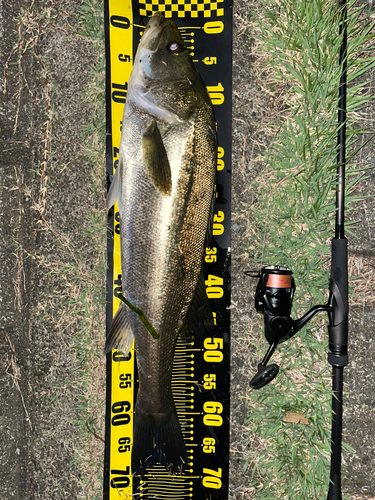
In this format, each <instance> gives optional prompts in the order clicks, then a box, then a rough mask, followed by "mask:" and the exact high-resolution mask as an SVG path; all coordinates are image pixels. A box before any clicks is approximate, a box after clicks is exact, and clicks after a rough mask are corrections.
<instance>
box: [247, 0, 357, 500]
mask: <svg viewBox="0 0 375 500" xmlns="http://www.w3.org/2000/svg"><path fill="white" fill-rule="evenodd" d="M339 4H340V8H341V18H340V28H339V36H340V37H341V38H342V42H341V47H340V56H339V64H340V68H342V73H341V77H340V86H339V100H338V136H337V142H338V147H337V187H336V219H335V237H334V238H333V239H332V242H331V274H330V282H329V298H328V302H327V304H325V305H316V306H314V307H312V308H311V309H310V310H309V311H308V312H307V313H306V314H305V315H304V316H302V317H301V318H300V319H298V320H294V319H292V318H291V316H290V314H291V309H292V303H293V296H294V291H295V288H296V286H295V282H294V278H293V276H292V274H293V273H292V271H291V270H290V269H287V268H286V267H283V266H266V267H263V268H262V269H261V271H260V272H255V273H254V272H253V271H247V272H246V274H247V275H248V276H252V277H257V278H259V281H258V284H257V288H256V292H255V308H256V310H257V311H258V312H261V313H262V314H263V315H264V333H265V337H266V340H267V341H268V343H269V344H270V345H269V348H268V350H267V352H266V354H265V356H264V358H263V360H262V361H261V363H260V364H259V365H258V371H257V373H256V375H255V376H254V377H253V378H252V380H251V381H250V387H252V388H253V389H260V388H261V387H264V386H265V385H267V384H268V383H269V382H271V380H273V379H274V378H275V377H276V375H277V374H278V372H279V367H278V366H277V365H276V364H274V363H273V364H270V365H268V362H269V360H270V359H271V356H272V354H273V353H274V351H275V349H276V347H277V346H278V344H280V343H281V342H285V341H286V340H288V339H290V338H291V337H293V336H294V335H295V334H296V333H297V332H298V331H299V330H300V329H301V328H302V327H303V326H304V325H305V324H306V323H307V322H308V321H309V320H310V319H311V318H312V317H313V316H315V314H316V313H318V312H320V311H326V312H327V313H328V319H329V325H328V336H329V352H328V362H329V364H330V365H331V366H332V391H333V393H332V429H331V469H330V484H329V490H328V496H327V500H342V492H341V454H342V412H343V404H342V399H343V372H344V367H345V366H346V365H347V364H348V310H349V305H348V242H347V239H346V238H345V231H344V212H345V167H346V157H345V151H346V82H347V5H346V0H339Z"/></svg>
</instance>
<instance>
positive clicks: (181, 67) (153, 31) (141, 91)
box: [128, 13, 209, 122]
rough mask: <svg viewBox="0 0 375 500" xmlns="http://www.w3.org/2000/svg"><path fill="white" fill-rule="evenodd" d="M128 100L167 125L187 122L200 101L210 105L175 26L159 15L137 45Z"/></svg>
mask: <svg viewBox="0 0 375 500" xmlns="http://www.w3.org/2000/svg"><path fill="white" fill-rule="evenodd" d="M128 98H130V99H132V100H133V101H135V103H136V104H137V105H138V106H140V107H142V108H143V109H144V110H146V111H147V112H149V113H150V114H152V115H154V116H156V117H159V118H161V119H163V120H166V121H169V122H186V121H187V120H188V119H189V117H190V116H191V115H192V113H193V112H194V110H195V109H196V108H197V107H198V106H200V105H201V104H202V102H203V101H206V102H209V97H208V94H207V90H206V87H205V85H204V83H203V82H202V79H201V77H200V75H199V73H198V71H197V69H196V67H195V66H194V63H193V62H192V60H191V58H190V56H189V54H188V51H187V48H186V46H185V43H184V41H183V39H182V37H181V34H180V32H179V30H178V28H177V26H176V25H175V24H174V23H173V22H172V21H169V20H168V21H165V20H164V18H163V16H162V15H161V14H160V13H156V14H154V15H153V16H152V17H151V19H150V21H149V22H148V24H147V26H146V28H145V30H144V33H143V36H142V38H141V41H140V43H139V46H138V49H137V53H136V56H135V59H134V65H133V71H132V74H131V77H130V80H129V86H128Z"/></svg>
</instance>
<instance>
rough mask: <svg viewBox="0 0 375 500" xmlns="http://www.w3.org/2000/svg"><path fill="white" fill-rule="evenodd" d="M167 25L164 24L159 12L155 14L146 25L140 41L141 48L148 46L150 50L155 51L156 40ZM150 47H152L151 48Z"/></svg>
mask: <svg viewBox="0 0 375 500" xmlns="http://www.w3.org/2000/svg"><path fill="white" fill-rule="evenodd" d="M167 24H168V23H165V19H164V16H163V15H162V14H161V13H160V12H156V13H155V14H154V15H153V16H152V17H151V19H150V20H149V22H148V23H147V25H146V28H145V30H144V32H143V35H142V39H141V43H142V46H144V47H145V46H146V45H148V48H149V49H150V50H156V48H157V42H158V39H159V38H160V35H161V32H162V31H163V29H164V28H165V27H166V26H167ZM150 45H152V46H153V48H151V47H150Z"/></svg>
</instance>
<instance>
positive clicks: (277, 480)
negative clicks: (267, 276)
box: [242, 0, 375, 500]
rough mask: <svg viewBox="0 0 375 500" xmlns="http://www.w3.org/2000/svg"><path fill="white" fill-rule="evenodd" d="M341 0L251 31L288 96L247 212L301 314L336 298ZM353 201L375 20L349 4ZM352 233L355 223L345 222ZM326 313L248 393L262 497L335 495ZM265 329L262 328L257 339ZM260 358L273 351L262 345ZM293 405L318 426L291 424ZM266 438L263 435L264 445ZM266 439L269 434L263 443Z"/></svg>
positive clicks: (274, 82)
mask: <svg viewBox="0 0 375 500" xmlns="http://www.w3.org/2000/svg"><path fill="white" fill-rule="evenodd" d="M337 7H338V2H337V1H336V0H329V1H327V0H309V1H307V0H281V1H278V0H273V1H269V2H264V3H263V4H262V5H259V6H258V9H257V11H256V12H255V13H254V19H253V20H252V21H253V24H252V25H253V26H254V32H253V33H252V36H253V37H254V38H256V39H257V40H258V42H259V46H260V47H261V51H262V54H261V60H262V64H264V63H265V62H266V64H267V68H266V69H265V72H266V73H267V74H268V86H269V88H271V91H272V89H277V91H278V92H280V93H281V94H282V99H281V103H282V104H281V112H280V115H279V117H280V118H279V119H278V120H277V121H275V122H274V123H273V124H270V127H271V128H272V129H273V140H272V144H271V147H269V148H268V151H267V152H265V153H264V155H263V162H264V165H265V168H264V170H263V171H262V172H261V174H260V175H259V176H258V177H257V178H256V179H255V181H254V182H253V185H252V190H253V191H254V192H255V193H256V201H255V202H254V203H251V204H250V203H249V204H248V205H247V206H245V208H244V214H242V215H244V216H246V218H247V219H249V220H251V221H254V223H255V224H256V229H255V230H254V232H253V233H252V235H251V237H249V239H248V240H247V242H246V243H245V245H244V246H245V248H244V252H247V253H248V254H249V255H250V256H251V259H252V261H253V262H257V263H258V265H259V267H260V266H261V265H272V264H275V265H276V264H279V265H283V266H286V267H288V268H289V269H292V270H293V272H294V277H295V280H296V285H297V291H296V295H295V300H294V313H293V314H294V316H295V317H297V316H298V317H299V316H301V315H302V314H303V313H304V312H306V311H307V310H308V309H309V308H310V307H312V305H314V304H317V303H322V304H324V303H326V302H327V298H328V293H327V291H328V281H329V261H330V243H329V239H330V238H332V237H333V236H334V222H335V215H334V213H335V188H336V180H337V175H336V168H337V165H336V153H337V129H338V125H337V100H338V87H339V80H340V74H341V68H340V67H339V63H338V61H339V50H340V45H341V38H340V37H339V36H338V32H339V22H340V15H339V10H338V8H337ZM348 11H349V19H348V83H349V88H348V98H347V99H348V100H347V109H348V113H349V115H348V129H347V143H348V144H347V147H348V158H349V161H348V172H347V198H346V202H347V206H348V209H350V204H353V203H354V202H356V201H358V200H357V198H356V196H355V195H354V194H353V188H354V187H355V184H356V182H357V181H358V178H359V176H360V175H362V173H358V171H357V170H356V169H355V163H354V158H353V155H354V153H355V151H356V144H357V142H358V136H359V135H361V134H363V133H365V131H364V130H361V129H359V128H358V126H357V124H356V121H355V120H356V118H357V116H358V114H359V113H360V111H361V110H362V109H363V108H364V107H365V106H366V104H367V103H368V102H369V100H370V99H371V96H369V95H367V93H366V82H364V81H363V78H362V75H363V73H364V72H365V71H367V70H368V69H370V68H372V67H374V65H375V58H374V57H372V56H371V52H370V47H372V45H373V36H374V35H373V34H372V30H373V26H370V25H367V24H366V22H364V21H363V20H362V19H363V17H364V16H363V9H358V8H356V7H355V6H353V2H348ZM347 231H348V228H347ZM326 319H327V318H326V317H323V316H320V317H318V318H317V319H315V320H314V321H312V322H311V323H310V324H309V325H308V326H307V327H305V328H304V329H303V331H302V332H300V333H299V334H298V339H293V340H291V341H289V342H288V343H286V344H284V345H282V346H280V347H279V348H278V361H277V362H278V364H279V365H280V367H281V375H279V376H278V378H277V379H276V383H274V384H272V385H270V386H267V387H265V388H263V389H261V390H260V391H254V392H252V393H250V395H249V401H248V406H249V417H248V424H249V426H250V429H251V436H250V437H249V444H250V445H251V448H252V451H250V453H249V455H248V457H247V459H246V461H245V464H244V467H245V469H250V470H251V475H252V477H253V478H255V479H257V481H258V487H259V488H258V492H257V496H256V498H259V499H272V500H274V499H276V498H282V499H289V498H290V499H292V498H293V500H299V499H300V500H307V499H319V498H326V495H327V488H328V484H329V458H330V456H329V454H330V416H331V412H330V405H331V389H330V387H331V377H330V370H329V369H328V367H327V362H326V352H327V334H326V323H327V321H326ZM261 337H262V332H261V331H260V332H259V338H261ZM262 346H263V347H262V349H261V350H260V349H259V341H257V342H256V348H257V349H258V353H259V356H262V354H264V352H263V351H264V344H262ZM288 412H296V413H299V414H301V415H303V416H304V417H305V418H306V419H307V422H308V424H307V425H306V424H298V423H287V422H285V421H284V419H285V416H286V415H287V414H288ZM255 442H257V443H258V445H255V444H254V443H255ZM259 443H261V444H259Z"/></svg>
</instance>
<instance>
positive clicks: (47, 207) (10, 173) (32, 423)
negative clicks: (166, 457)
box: [0, 0, 375, 500]
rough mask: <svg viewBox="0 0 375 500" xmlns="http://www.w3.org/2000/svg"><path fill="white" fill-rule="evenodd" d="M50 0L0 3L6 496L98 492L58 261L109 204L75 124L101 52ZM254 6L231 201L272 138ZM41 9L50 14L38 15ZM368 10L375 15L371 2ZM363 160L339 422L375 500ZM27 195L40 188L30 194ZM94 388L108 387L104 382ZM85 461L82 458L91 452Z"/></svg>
mask: <svg viewBox="0 0 375 500" xmlns="http://www.w3.org/2000/svg"><path fill="white" fill-rule="evenodd" d="M369 4H372V2H370V1H369ZM54 5H55V4H54V2H49V1H46V0H40V1H35V2H31V1H28V0H14V1H12V2H5V1H3V0H0V51H1V53H0V69H1V71H0V79H1V90H2V92H1V94H0V120H1V121H0V124H1V125H0V148H1V162H0V169H1V172H0V210H1V219H0V262H1V267H0V318H1V322H0V400H1V403H2V404H1V410H0V450H1V452H0V484H1V487H0V498H1V499H4V500H8V499H11V498H14V499H15V500H21V499H27V500H47V499H49V500H50V499H52V498H53V499H55V500H63V499H69V500H70V499H80V498H90V500H92V499H93V497H89V496H88V494H87V491H88V490H87V489H86V486H85V477H84V475H85V473H86V470H83V469H82V468H79V467H78V466H77V455H79V454H81V453H82V451H81V450H80V449H79V445H78V443H79V442H80V439H81V434H80V432H79V430H78V427H77V426H76V424H75V422H76V420H77V419H79V417H80V416H79V413H78V410H77V406H78V405H79V404H80V396H81V394H82V388H81V387H78V384H77V383H76V381H75V379H74V376H75V370H76V369H77V364H79V359H78V358H77V356H75V355H74V353H73V352H72V349H71V345H72V339H73V337H74V336H75V328H76V325H77V323H75V322H73V323H72V324H71V325H69V324H67V325H66V328H65V327H64V329H62V328H59V326H58V325H56V317H57V316H58V311H59V304H60V300H61V297H62V296H64V293H65V291H64V279H58V278H57V276H58V273H56V269H53V270H52V267H53V266H58V265H60V266H61V269H63V268H64V266H65V265H66V264H71V265H72V266H74V265H75V264H76V263H75V262H74V257H73V256H74V255H75V254H76V253H77V252H78V253H79V254H80V255H82V256H83V259H84V262H85V265H88V266H89V267H90V265H91V266H94V263H95V255H94V252H93V250H92V248H91V247H90V244H89V240H88V239H87V238H86V237H85V236H83V235H82V228H83V226H84V221H85V220H86V218H87V214H88V213H89V212H90V211H91V210H92V209H93V208H95V209H98V210H100V208H101V207H103V209H104V204H103V193H99V194H98V195H94V194H92V192H91V191H90V190H89V189H88V186H89V185H90V183H91V174H92V171H91V167H90V166H89V164H88V162H87V161H86V159H85V157H84V155H83V152H82V139H81V132H82V128H83V127H84V125H85V124H86V123H87V121H88V120H89V117H90V115H91V114H92V112H93V106H92V105H90V104H88V103H87V102H86V100H85V99H84V98H83V94H84V92H85V90H86V88H87V84H88V79H89V75H88V68H90V66H92V65H93V64H94V63H95V62H96V59H95V55H94V52H93V49H92V46H91V45H90V44H89V43H88V42H87V40H86V39H84V38H82V37H81V36H80V34H79V29H78V32H77V28H79V25H78V20H77V17H76V15H77V9H78V7H79V6H78V5H77V2H74V1H73V0H62V1H61V2H58V9H57V8H54V7H53V6H54ZM56 5H57V4H56ZM249 5H250V4H249V2H247V0H235V1H234V36H233V168H232V172H233V188H232V205H233V210H234V211H235V210H236V206H239V205H240V203H241V200H243V199H244V198H246V197H248V196H251V193H249V192H246V190H244V189H243V187H244V185H245V184H246V183H248V182H249V181H250V180H252V179H253V178H254V176H255V175H256V174H257V172H258V169H259V165H257V163H256V161H255V158H256V154H257V152H258V151H259V148H260V147H265V146H264V145H265V144H266V143H267V138H266V137H259V135H257V134H256V129H257V124H258V123H259V121H260V120H261V117H262V113H263V110H264V108H265V107H266V106H267V105H268V104H267V96H265V95H264V92H263V91H262V90H261V89H260V87H259V85H258V84H257V79H256V77H255V75H254V73H253V70H252V68H253V66H252V61H253V59H252V58H253V57H254V54H253V52H252V49H251V44H250V33H251V30H250V24H249V22H248V21H249V19H250V17H251V10H250V6H249ZM64 9H65V12H66V14H64ZM58 11H59V14H58ZM42 12H44V13H45V15H44V16H40V15H38V13H42ZM371 13H372V15H375V10H372V11H370V12H369V15H370V14H371ZM10 56H11V57H10ZM255 57H256V54H255ZM7 61H9V64H8V65H7ZM4 68H5V72H4ZM371 76H372V79H373V80H374V78H373V77H374V76H375V75H371ZM52 105H53V109H54V111H53V113H52V112H51V110H52ZM374 116H375V106H373V107H372V108H371V109H368V110H366V113H365V115H364V118H362V122H363V124H364V125H366V126H368V127H369V128H371V129H372V130H373V129H374V121H373V120H374V119H373V117H374ZM262 145H263V146H262ZM103 151H104V145H103ZM358 161H359V165H360V166H363V167H364V168H370V170H368V173H367V174H368V177H367V179H364V180H363V181H361V183H360V185H359V186H358V192H359V193H360V194H362V195H364V196H366V198H365V199H364V200H363V201H362V202H360V203H358V204H357V206H356V208H355V210H353V211H352V212H351V213H350V215H349V217H350V219H351V220H356V221H358V222H357V224H356V226H355V229H354V230H353V231H354V232H355V235H356V238H354V237H350V256H351V258H352V261H351V262H352V272H353V274H355V273H357V274H358V275H360V276H361V277H362V279H363V288H362V292H361V294H360V296H358V299H357V300H356V303H355V304H354V305H353V306H352V307H351V329H350V364H349V366H348V368H347V369H346V391H347V396H346V400H345V404H346V407H347V409H346V411H345V415H344V423H345V430H344V433H345V438H346V441H347V442H348V443H349V444H350V445H351V446H353V448H354V449H355V454H354V455H347V454H345V456H344V460H343V469H344V471H345V472H346V474H345V476H344V478H343V489H344V492H345V494H346V495H347V496H348V498H351V499H353V500H362V499H363V500H364V499H367V500H371V499H374V498H375V479H374V476H373V470H374V467H375V458H374V457H375V453H374V425H373V422H374V416H375V392H374V387H375V384H374V373H375V370H374V361H375V351H374V344H373V342H372V332H373V331H374V327H375V310H374V305H373V304H374V302H373V300H372V298H371V297H372V295H373V293H372V289H373V283H374V281H373V280H374V272H373V270H374V265H375V253H374V246H373V243H374V239H375V224H374V220H375V219H374V215H375V202H374V199H373V198H371V197H370V198H367V196H368V195H372V196H373V195H374V191H375V183H374V180H375V171H374V168H375V148H374V142H373V141H371V142H369V143H368V144H367V145H366V146H365V147H364V148H363V149H362V150H361V152H360V153H359V158H358ZM36 165H39V167H38V168H37V169H36V168H35V166H36ZM103 168H104V163H103ZM20 188H22V189H20ZM25 188H28V189H29V190H30V192H29V191H28V190H27V189H25ZM30 193H31V194H32V193H34V196H35V197H36V198H34V199H31V198H30ZM36 206H37V208H38V209H37V210H35V207H36ZM245 222H246V221H241V220H238V219H237V220H236V223H235V224H233V227H232V255H233V266H232V285H233V291H232V294H233V295H232V298H233V302H234V306H233V308H232V330H231V335H232V347H231V349H232V370H231V372H232V375H231V377H232V380H231V383H232V386H231V395H232V412H231V444H230V449H231V461H230V467H231V483H230V499H231V500H246V499H250V498H254V491H253V490H252V489H251V488H250V487H249V484H250V482H251V478H250V475H249V472H247V473H244V472H243V460H242V459H243V457H244V456H245V454H246V447H245V445H244V443H245V441H246V439H247V434H248V430H247V428H246V424H245V418H246V417H247V411H248V410H247V408H246V405H245V398H246V394H247V392H248V390H249V389H248V383H249V379H250V378H251V374H252V373H253V372H254V368H255V366H256V364H257V362H258V360H257V359H254V358H253V356H252V353H251V352H250V348H248V346H249V341H248V331H249V324H250V323H251V321H254V318H255V313H254V311H253V289H252V286H251V285H250V284H249V278H247V277H246V276H245V275H244V273H243V272H244V270H245V269H247V268H248V267H249V263H248V262H246V263H244V262H243V260H242V258H241V257H240V256H241V248H242V245H243V238H244V230H245V227H246V223H245ZM48 269H50V271H51V272H49V271H48ZM65 283H66V282H65ZM99 369H100V370H102V371H104V360H101V361H100V360H99V361H98V370H99ZM98 391H99V392H100V391H101V392H103V391H104V380H102V385H101V386H100V387H98ZM103 411H104V409H103ZM94 443H95V447H96V448H95V453H96V455H97V456H99V457H100V456H102V455H101V454H102V450H103V443H102V441H101V440H100V439H96V440H94ZM86 454H90V452H89V451H86ZM85 458H86V460H87V463H89V462H90V457H85ZM95 466H96V467H97V464H96V465H95ZM98 470H100V468H99V469H98Z"/></svg>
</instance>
